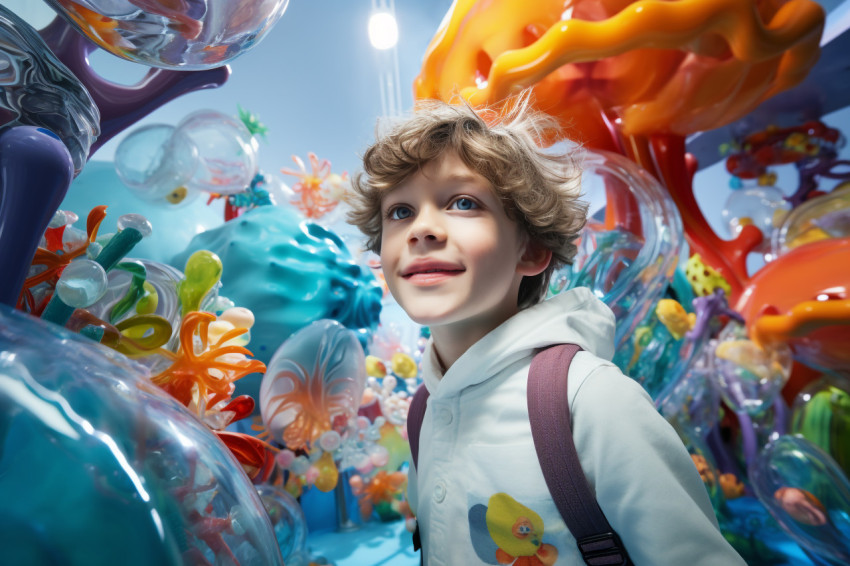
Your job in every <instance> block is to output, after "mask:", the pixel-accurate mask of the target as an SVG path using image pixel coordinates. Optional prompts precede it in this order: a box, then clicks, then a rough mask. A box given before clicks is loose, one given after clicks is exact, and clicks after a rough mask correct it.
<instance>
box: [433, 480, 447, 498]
mask: <svg viewBox="0 0 850 566" xmlns="http://www.w3.org/2000/svg"><path fill="white" fill-rule="evenodd" d="M445 498H446V485H445V484H444V483H443V482H437V485H435V486H434V501H436V502H437V503H442V502H443V500H444V499H445Z"/></svg>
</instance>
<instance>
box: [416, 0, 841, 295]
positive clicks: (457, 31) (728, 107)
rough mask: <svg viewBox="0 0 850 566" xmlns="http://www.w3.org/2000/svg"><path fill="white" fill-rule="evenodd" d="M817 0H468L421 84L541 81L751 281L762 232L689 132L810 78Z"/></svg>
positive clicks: (731, 275)
mask: <svg viewBox="0 0 850 566" xmlns="http://www.w3.org/2000/svg"><path fill="white" fill-rule="evenodd" d="M823 24H824V12H823V9H822V8H821V7H820V6H819V5H818V4H817V3H815V2H813V1H812V0H749V1H746V0H674V1H662V0H642V1H639V2H634V1H631V0H572V1H570V0H568V1H566V2H564V1H563V0H560V1H554V0H541V1H538V2H532V3H529V2H523V1H521V0H501V1H499V0H479V1H475V0H458V1H457V2H455V4H454V5H453V7H452V10H451V12H450V14H449V16H448V17H447V18H446V19H445V20H444V24H443V25H442V26H441V27H440V29H439V30H438V32H437V34H436V36H435V37H434V38H433V40H432V41H431V44H430V46H429V47H428V51H427V52H426V55H425V59H424V62H423V65H422V70H421V72H420V74H419V76H418V77H417V79H416V81H415V84H414V91H415V95H416V97H417V98H440V99H443V100H450V99H452V97H454V96H456V95H457V94H460V95H461V96H462V97H463V98H464V99H466V100H468V101H469V102H471V103H472V104H474V105H478V104H485V103H486V104H497V103H499V101H501V100H503V99H505V98H506V97H508V96H510V95H512V94H515V93H517V92H519V91H520V90H522V89H524V88H527V87H532V88H533V92H534V96H535V99H536V106H537V107H538V108H539V109H541V110H543V111H545V112H547V113H549V114H551V115H553V116H555V117H558V118H560V119H561V121H562V123H563V124H564V127H565V132H566V134H567V135H568V136H570V137H571V138H573V139H576V140H578V141H581V142H583V143H584V144H586V145H588V146H590V147H594V148H598V149H605V150H610V151H616V152H619V153H623V154H625V155H627V156H628V157H629V158H631V159H632V160H634V161H635V162H637V163H638V164H639V165H641V166H642V167H644V168H645V169H647V170H648V171H649V172H651V173H653V174H654V175H655V176H656V177H657V178H658V179H659V180H660V181H661V182H662V183H663V184H664V185H665V186H666V187H667V189H668V190H669V191H670V194H671V196H672V197H673V200H674V201H675V202H676V205H677V207H678V208H679V212H680V213H681V214H682V219H683V222H684V225H685V233H686V237H687V239H688V242H689V244H690V246H691V250H692V251H693V252H696V253H699V254H701V256H702V258H703V260H704V261H705V262H706V263H707V264H708V265H709V266H711V267H712V268H714V269H716V270H717V271H718V272H720V274H721V275H723V277H724V278H726V280H727V281H728V282H729V284H730V286H731V289H732V292H731V295H732V300H733V301H734V300H735V299H737V296H738V295H739V294H740V293H741V291H742V290H743V286H744V284H745V280H746V278H747V272H746V262H745V260H746V256H747V254H748V253H749V252H750V251H751V250H752V249H753V248H754V247H755V246H756V245H758V243H759V241H760V240H761V237H760V233H759V232H758V230H757V229H756V228H754V227H751V228H748V229H744V230H743V231H742V232H741V234H740V235H739V236H738V238H736V239H735V240H732V241H724V240H722V239H720V238H719V237H718V236H717V235H716V234H715V233H714V232H713V231H712V230H711V228H710V226H709V225H708V223H707V222H706V220H705V218H704V217H703V216H702V213H701V212H700V210H699V207H698V205H697V203H696V200H695V198H694V195H693V188H692V184H691V181H692V177H693V174H694V173H695V171H696V164H695V163H694V162H693V159H692V158H690V157H689V156H686V154H685V136H686V135H688V134H691V133H694V132H698V131H702V130H707V129H713V128H717V127H719V126H722V125H724V124H728V123H730V122H732V121H734V120H736V119H738V118H740V117H742V116H744V115H746V114H747V113H749V112H750V111H752V110H753V109H754V108H755V107H756V106H758V105H759V104H760V103H761V102H763V101H764V100H766V99H768V98H770V97H771V96H773V95H775V94H777V93H779V92H781V91H783V90H786V89H788V88H790V87H792V86H794V85H796V84H798V83H799V82H800V81H801V80H802V79H803V78H804V77H805V76H806V74H807V73H808V70H809V69H810V68H811V66H812V65H813V64H814V62H815V61H816V60H817V58H818V55H819V52H820V51H819V40H820V36H821V32H822V29H823Z"/></svg>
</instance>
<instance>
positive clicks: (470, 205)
mask: <svg viewBox="0 0 850 566" xmlns="http://www.w3.org/2000/svg"><path fill="white" fill-rule="evenodd" d="M452 208H456V209H458V210H472V209H474V208H478V204H476V203H475V201H474V200H472V199H469V198H466V197H461V198H459V199H457V200H456V201H454V202H453V203H452Z"/></svg>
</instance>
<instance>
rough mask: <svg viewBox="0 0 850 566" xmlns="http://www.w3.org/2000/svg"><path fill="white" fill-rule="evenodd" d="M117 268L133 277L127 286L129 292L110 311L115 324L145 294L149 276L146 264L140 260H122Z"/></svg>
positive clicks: (111, 319)
mask: <svg viewBox="0 0 850 566" xmlns="http://www.w3.org/2000/svg"><path fill="white" fill-rule="evenodd" d="M115 269H120V270H122V271H126V272H128V273H130V274H131V275H132V276H133V277H132V279H131V280H130V286H129V287H128V288H127V292H126V293H125V294H124V296H123V297H121V299H120V300H119V301H118V302H117V303H115V305H113V307H112V310H111V311H110V312H109V322H111V323H113V324H115V321H116V320H118V319H119V318H121V317H122V316H124V315H125V314H127V313H128V312H129V311H130V309H131V308H133V305H135V304H136V303H137V302H138V301H139V299H141V298H142V296H143V295H144V294H145V289H144V285H145V280H146V279H147V276H148V272H147V270H146V269H145V266H144V265H142V263H141V262H138V261H122V262H121V263H119V264H118V265H116V266H115Z"/></svg>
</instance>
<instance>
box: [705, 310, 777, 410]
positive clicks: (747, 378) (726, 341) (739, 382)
mask: <svg viewBox="0 0 850 566" xmlns="http://www.w3.org/2000/svg"><path fill="white" fill-rule="evenodd" d="M713 363H714V367H715V370H716V371H715V379H716V383H717V385H718V386H719V388H720V394H721V395H722V396H723V400H724V401H726V403H727V404H728V405H729V406H730V407H731V408H732V409H733V410H734V411H736V412H746V413H748V414H750V415H753V416H756V415H759V414H761V413H762V411H764V410H765V409H767V408H768V407H770V406H771V405H772V404H773V401H774V400H775V399H776V396H777V395H778V394H779V392H780V391H781V390H782V388H783V387H784V386H785V384H786V383H787V382H788V378H789V377H790V376H791V364H792V359H791V349H790V348H789V347H788V346H787V345H786V344H784V343H779V344H775V345H765V346H764V348H760V347H759V346H758V345H756V344H755V342H752V341H751V340H749V338H748V337H747V331H746V329H745V328H744V326H743V325H742V324H740V323H739V322H736V321H732V322H730V323H729V324H727V325H726V327H725V328H724V329H723V330H722V331H721V332H720V336H719V338H718V340H717V346H716V348H715V350H714V360H713Z"/></svg>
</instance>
